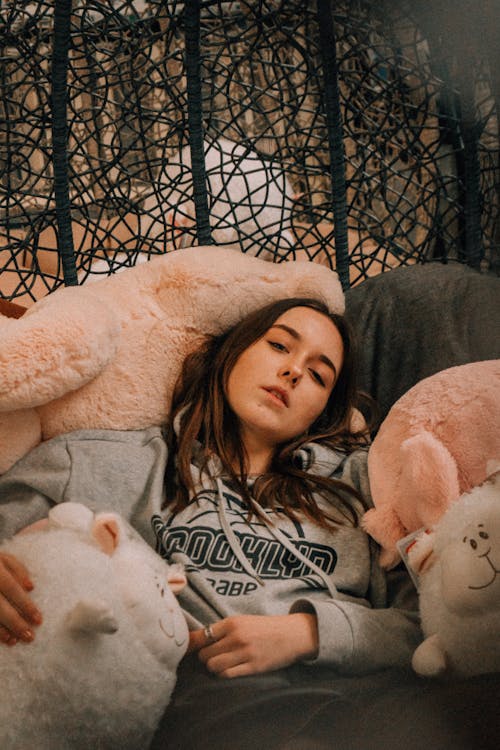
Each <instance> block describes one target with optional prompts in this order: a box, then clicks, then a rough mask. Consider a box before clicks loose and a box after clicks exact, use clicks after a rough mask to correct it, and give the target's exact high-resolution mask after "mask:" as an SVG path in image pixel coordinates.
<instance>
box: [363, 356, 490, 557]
mask: <svg viewBox="0 0 500 750" xmlns="http://www.w3.org/2000/svg"><path fill="white" fill-rule="evenodd" d="M499 458H500V360H490V361H484V362H473V363H471V364H467V365H460V366H458V367H451V368H450V369H448V370H443V371H442V372H439V373H436V374H435V375H432V376H431V377H429V378H425V379H424V380H422V381H420V382H419V383H417V385H415V386H414V387H413V388H411V389H410V390H409V391H408V392H407V393H406V394H405V395H404V396H402V397H401V398H400V399H399V401H397V402H396V404H394V406H393V407H392V409H391V411H390V412H389V414H388V415H387V417H386V418H385V420H384V422H383V424H382V426H381V428H380V430H379V432H378V434H377V436H376V437H375V439H374V441H373V444H372V446H371V448H370V452H369V456H368V470H369V476H370V486H371V490H372V495H373V502H374V505H375V508H374V509H372V510H369V511H368V512H367V513H366V515H365V517H364V519H363V525H364V527H365V528H366V530H367V531H368V532H369V533H370V534H371V535H372V536H373V537H374V539H376V540H377V541H378V542H379V543H380V544H381V546H382V555H381V561H382V564H384V565H385V566H387V567H390V566H391V565H394V564H395V563H396V562H397V560H398V553H397V550H396V546H395V545H396V542H397V541H398V539H401V538H402V537H403V536H405V535H406V534H408V533H409V532H411V531H416V530H417V529H419V528H421V527H423V526H425V527H428V526H431V525H432V524H434V523H435V522H436V521H438V520H439V518H441V516H442V515H443V513H444V512H445V511H446V509H447V508H448V506H449V505H450V503H452V502H453V501H455V500H456V499H457V498H458V497H459V496H460V495H461V494H462V493H464V492H468V491H469V490H471V489H472V488H473V487H475V486H477V485H479V484H481V483H482V482H483V481H484V480H485V478H486V477H487V475H488V472H487V463H488V461H490V460H492V461H494V460H498V459H499Z"/></svg>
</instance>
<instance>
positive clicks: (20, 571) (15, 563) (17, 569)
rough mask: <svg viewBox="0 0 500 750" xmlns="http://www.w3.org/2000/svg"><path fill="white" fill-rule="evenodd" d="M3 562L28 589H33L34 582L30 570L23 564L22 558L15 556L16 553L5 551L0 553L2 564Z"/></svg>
mask: <svg viewBox="0 0 500 750" xmlns="http://www.w3.org/2000/svg"><path fill="white" fill-rule="evenodd" d="M2 562H3V564H4V566H5V568H6V569H7V570H9V571H10V572H11V573H12V575H13V576H14V578H15V579H16V581H17V582H18V583H19V584H20V585H21V586H22V587H23V588H24V589H25V590H26V591H32V590H33V582H32V580H31V576H30V574H29V572H28V569H27V568H26V566H25V565H23V564H22V562H21V561H20V560H18V559H17V557H14V555H9V554H8V553H7V552H3V553H2V554H1V555H0V564H1V563H2Z"/></svg>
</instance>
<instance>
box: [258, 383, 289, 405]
mask: <svg viewBox="0 0 500 750" xmlns="http://www.w3.org/2000/svg"><path fill="white" fill-rule="evenodd" d="M264 390H265V391H266V393H268V394H269V395H270V397H271V398H272V399H273V401H275V402H276V403H278V404H281V405H282V406H288V394H287V392H286V391H283V390H282V389H281V388H267V387H264Z"/></svg>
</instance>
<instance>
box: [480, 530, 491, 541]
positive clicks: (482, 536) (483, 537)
mask: <svg viewBox="0 0 500 750" xmlns="http://www.w3.org/2000/svg"><path fill="white" fill-rule="evenodd" d="M479 536H480V537H481V539H489V538H490V535H489V534H487V533H486V531H480V532H479Z"/></svg>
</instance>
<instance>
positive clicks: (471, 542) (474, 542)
mask: <svg viewBox="0 0 500 750" xmlns="http://www.w3.org/2000/svg"><path fill="white" fill-rule="evenodd" d="M469 544H470V546H471V547H472V549H477V542H476V540H475V539H471V540H470V542H469Z"/></svg>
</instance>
